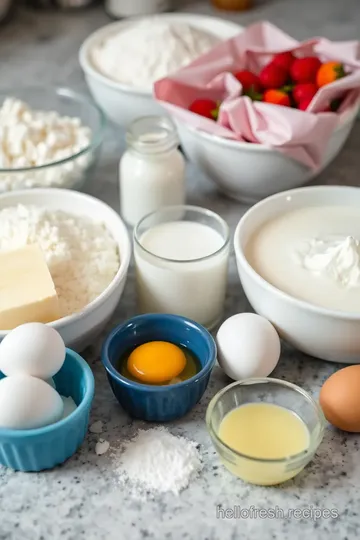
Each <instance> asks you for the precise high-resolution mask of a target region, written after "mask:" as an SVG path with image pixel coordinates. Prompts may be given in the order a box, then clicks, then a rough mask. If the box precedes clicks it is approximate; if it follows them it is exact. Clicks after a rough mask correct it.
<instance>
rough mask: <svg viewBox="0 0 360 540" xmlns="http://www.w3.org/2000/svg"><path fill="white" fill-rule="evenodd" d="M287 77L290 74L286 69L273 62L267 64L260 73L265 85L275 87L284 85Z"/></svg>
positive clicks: (261, 80)
mask: <svg viewBox="0 0 360 540" xmlns="http://www.w3.org/2000/svg"><path fill="white" fill-rule="evenodd" d="M287 77H288V74H287V72H286V70H285V69H283V68H281V67H279V66H276V65H275V64H272V63H270V64H268V65H267V66H265V67H264V68H263V70H262V71H261V73H260V75H259V78H260V82H261V84H262V85H263V87H264V88H273V89H274V88H280V87H281V86H284V84H285V83H286V79H287Z"/></svg>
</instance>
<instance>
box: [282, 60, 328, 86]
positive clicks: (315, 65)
mask: <svg viewBox="0 0 360 540" xmlns="http://www.w3.org/2000/svg"><path fill="white" fill-rule="evenodd" d="M320 67H321V62H320V60H319V59H318V58H316V57H315V56H307V57H305V58H297V59H296V60H295V61H294V63H293V65H292V66H291V68H290V75H291V78H292V80H293V81H294V82H296V83H310V82H311V83H315V82H316V75H317V72H318V70H319V68H320Z"/></svg>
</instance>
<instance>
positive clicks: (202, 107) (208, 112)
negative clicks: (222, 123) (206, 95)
mask: <svg viewBox="0 0 360 540" xmlns="http://www.w3.org/2000/svg"><path fill="white" fill-rule="evenodd" d="M189 111H191V112H193V113H195V114H199V115H200V116H204V117H205V118H210V119H211V120H217V117H218V115H219V103H216V101H213V100H212V99H195V101H193V102H192V104H191V105H190V107H189Z"/></svg>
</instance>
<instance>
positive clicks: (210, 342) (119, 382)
mask: <svg viewBox="0 0 360 540" xmlns="http://www.w3.org/2000/svg"><path fill="white" fill-rule="evenodd" d="M148 341H169V342H170V343H174V344H175V345H182V346H183V347H185V348H187V349H188V350H189V351H191V352H192V353H193V354H195V355H196V357H197V358H198V359H199V361H200V364H201V370H200V371H199V373H197V374H196V375H194V377H191V378H190V379H188V380H186V381H182V382H179V383H176V384H170V385H164V386H156V385H148V384H141V383H137V382H134V381H131V380H129V379H127V378H126V377H123V376H122V375H121V374H120V373H119V372H118V371H117V369H116V366H117V365H118V362H119V359H120V358H121V357H122V356H123V355H124V354H126V353H127V352H129V351H131V350H132V349H134V348H135V347H137V346H138V345H141V344H142V343H147V342H148ZM215 360H216V345H215V341H214V339H213V338H212V336H211V334H210V333H209V332H208V331H207V330H206V328H204V327H203V326H201V325H200V324H198V323H196V322H194V321H191V320H190V319H186V318H185V317H180V316H178V315H164V314H148V315H139V316H138V317H133V318H132V319H130V320H128V321H127V322H125V323H124V324H120V325H119V326H117V327H116V328H115V329H114V330H113V331H112V332H111V334H110V335H109V336H108V338H107V339H106V341H105V343H104V345H103V349H102V353H101V361H102V363H103V365H104V367H105V369H106V372H107V376H108V380H109V383H110V386H111V388H112V391H113V392H114V395H115V397H116V398H117V400H118V401H119V403H120V405H121V406H122V407H123V409H125V410H126V411H127V412H128V413H129V414H130V415H131V416H133V417H134V418H140V419H141V420H147V421H149V422H168V421H170V420H175V419H176V418H181V417H182V416H184V415H185V414H187V413H188V412H189V411H190V410H191V409H192V408H193V407H194V406H195V405H196V404H197V403H198V401H200V399H201V398H202V396H203V394H204V392H205V390H206V387H207V385H208V382H209V378H210V374H211V370H212V368H213V366H214V364H215Z"/></svg>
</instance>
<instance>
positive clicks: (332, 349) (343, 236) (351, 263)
mask: <svg viewBox="0 0 360 540" xmlns="http://www.w3.org/2000/svg"><path fill="white" fill-rule="evenodd" d="M359 215H360V189H359V188H354V187H341V186H316V187H305V188H299V189H294V190H291V191H285V192H283V193H279V194H276V195H273V196H271V197H268V198H267V199H264V200H263V201H261V202H259V203H257V204H256V205H255V206H253V207H252V208H251V209H250V210H248V212H246V214H245V215H244V216H243V217H242V219H241V220H240V222H239V223H238V226H237V228H236V231H235V237H234V248H235V254H236V261H237V267H238V272H239V276H240V280H241V284H242V286H243V289H244V292H245V294H246V296H247V298H248V300H249V302H250V304H251V305H252V307H253V308H254V310H255V311H256V312H257V313H259V314H260V315H262V316H264V317H266V318H267V319H269V320H270V321H271V322H272V323H273V324H274V326H275V327H276V329H277V330H278V332H279V334H280V335H281V336H282V337H283V338H284V339H285V340H286V341H288V342H289V343H291V344H292V345H293V346H295V347H296V348H297V349H299V350H300V351H302V352H304V353H307V354H309V355H311V356H315V357H316V358H321V359H323V360H328V361H331V362H341V363H360V219H359Z"/></svg>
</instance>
